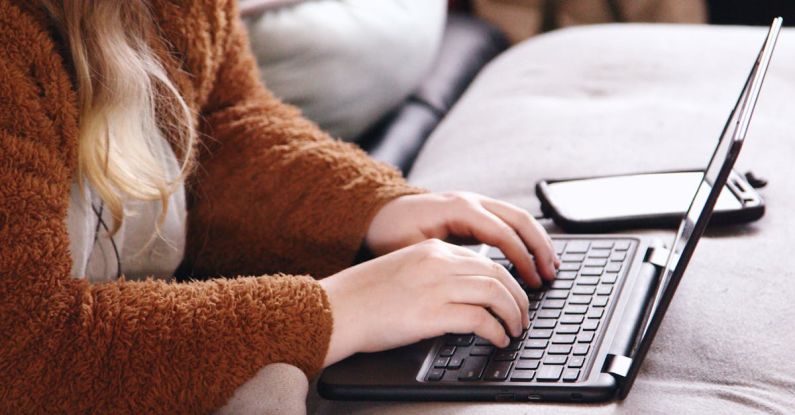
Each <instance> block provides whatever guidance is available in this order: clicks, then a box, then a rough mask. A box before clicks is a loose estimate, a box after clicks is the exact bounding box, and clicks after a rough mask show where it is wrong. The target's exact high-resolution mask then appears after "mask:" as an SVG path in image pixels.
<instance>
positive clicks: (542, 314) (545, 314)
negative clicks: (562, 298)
mask: <svg viewBox="0 0 795 415" xmlns="http://www.w3.org/2000/svg"><path fill="white" fill-rule="evenodd" d="M536 317H538V318H558V317H560V310H541V311H539V312H538V314H537V315H536Z"/></svg>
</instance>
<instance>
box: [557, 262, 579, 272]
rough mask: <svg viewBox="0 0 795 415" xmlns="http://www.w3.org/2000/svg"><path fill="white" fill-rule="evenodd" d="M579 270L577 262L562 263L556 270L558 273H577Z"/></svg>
mask: <svg viewBox="0 0 795 415" xmlns="http://www.w3.org/2000/svg"><path fill="white" fill-rule="evenodd" d="M579 270H580V263H579V262H562V263H561V264H560V268H558V271H579Z"/></svg>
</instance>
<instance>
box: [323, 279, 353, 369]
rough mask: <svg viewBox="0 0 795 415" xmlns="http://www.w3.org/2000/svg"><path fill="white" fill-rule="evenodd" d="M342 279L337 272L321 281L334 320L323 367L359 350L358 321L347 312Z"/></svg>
mask: <svg viewBox="0 0 795 415" xmlns="http://www.w3.org/2000/svg"><path fill="white" fill-rule="evenodd" d="M341 279H343V278H340V276H339V275H336V274H335V275H332V276H330V277H328V278H325V279H323V280H321V281H320V286H321V287H322V288H323V290H325V291H326V297H327V298H328V302H329V306H330V308H331V320H332V326H331V337H330V338H329V345H328V348H327V351H326V357H325V359H324V360H323V367H328V366H330V365H332V364H334V363H336V362H339V361H340V360H343V359H345V358H346V357H348V356H350V355H352V354H354V353H356V352H357V351H358V350H359V348H358V346H357V344H358V343H357V339H358V336H357V333H356V331H357V330H356V329H355V327H356V323H355V321H353V319H352V316H350V315H348V314H349V313H347V312H346V308H345V307H344V304H345V303H346V301H345V300H343V299H342V298H341V297H343V296H344V281H341Z"/></svg>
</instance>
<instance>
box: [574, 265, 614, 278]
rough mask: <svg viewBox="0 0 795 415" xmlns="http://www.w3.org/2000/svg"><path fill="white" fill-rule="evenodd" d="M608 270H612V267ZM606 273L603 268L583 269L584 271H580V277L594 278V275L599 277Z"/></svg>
mask: <svg viewBox="0 0 795 415" xmlns="http://www.w3.org/2000/svg"><path fill="white" fill-rule="evenodd" d="M611 265H612V264H611ZM607 268H610V266H609V265H608V266H607ZM604 271H605V269H604V268H602V267H583V268H582V270H580V275H586V276H594V275H596V276H598V275H602V273H603V272H604Z"/></svg>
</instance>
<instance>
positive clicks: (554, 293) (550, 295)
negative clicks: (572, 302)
mask: <svg viewBox="0 0 795 415" xmlns="http://www.w3.org/2000/svg"><path fill="white" fill-rule="evenodd" d="M568 296H569V292H568V291H566V290H549V291H547V295H546V298H547V299H549V300H560V299H566V298H568Z"/></svg>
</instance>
